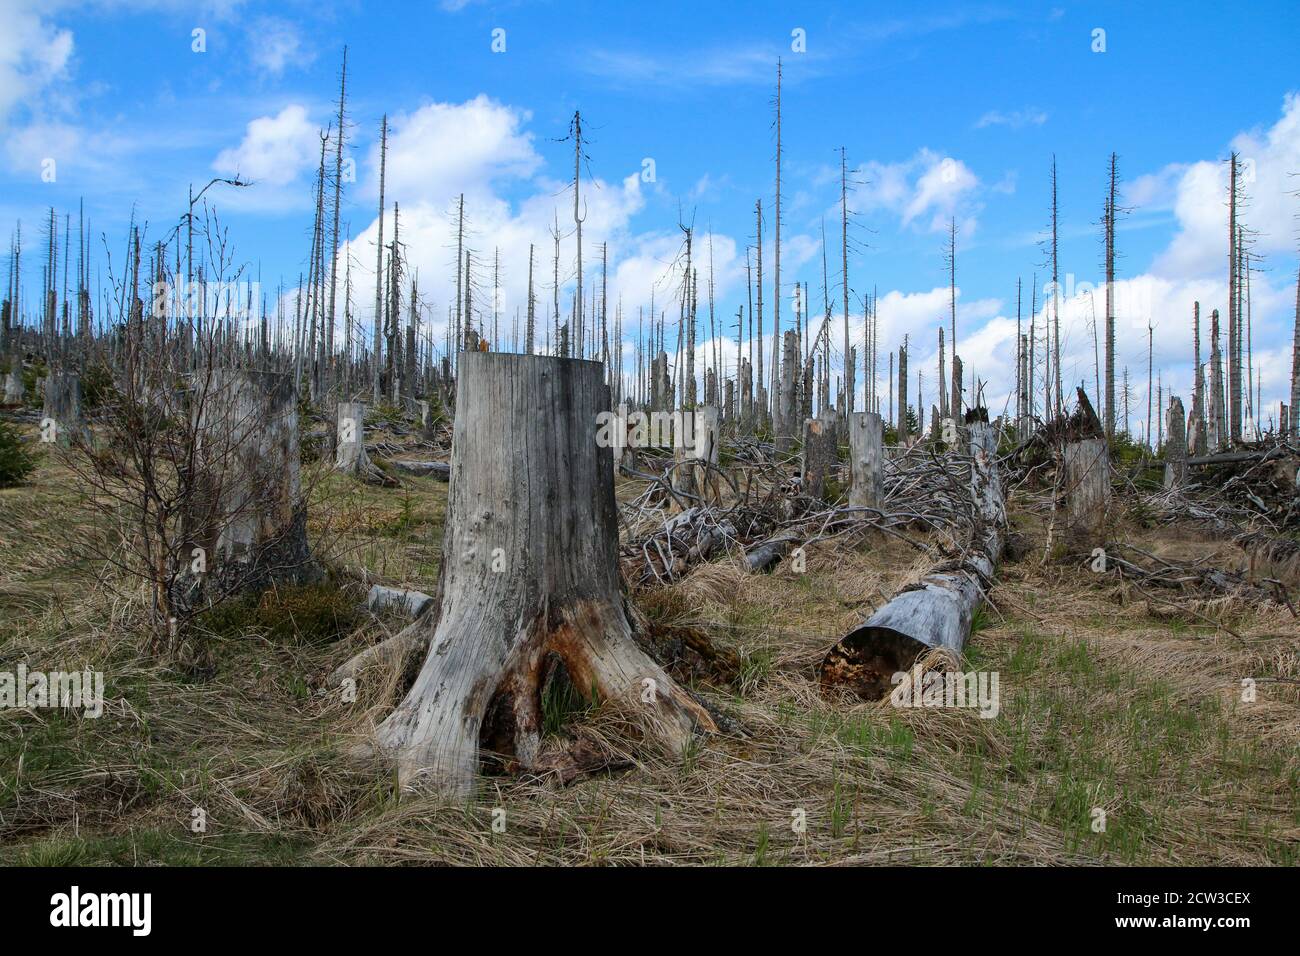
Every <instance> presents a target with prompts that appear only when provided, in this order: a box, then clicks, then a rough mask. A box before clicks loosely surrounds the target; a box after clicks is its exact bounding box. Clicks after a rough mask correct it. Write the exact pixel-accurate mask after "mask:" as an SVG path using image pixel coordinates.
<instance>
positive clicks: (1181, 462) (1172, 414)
mask: <svg viewBox="0 0 1300 956" xmlns="http://www.w3.org/2000/svg"><path fill="white" fill-rule="evenodd" d="M1185 429H1186V419H1185V418H1183V400H1182V399H1181V398H1179V397H1178V396H1177V395H1175V396H1174V397H1173V398H1171V399H1170V400H1169V441H1168V442H1167V443H1166V444H1165V487H1166V488H1174V487H1178V486H1181V485H1183V484H1185V483H1186V482H1187V432H1186V430H1185Z"/></svg>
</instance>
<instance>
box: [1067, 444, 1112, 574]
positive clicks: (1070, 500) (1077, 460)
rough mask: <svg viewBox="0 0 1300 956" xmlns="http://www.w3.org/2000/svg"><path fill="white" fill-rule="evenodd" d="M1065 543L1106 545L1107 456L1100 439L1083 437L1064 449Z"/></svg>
mask: <svg viewBox="0 0 1300 956" xmlns="http://www.w3.org/2000/svg"><path fill="white" fill-rule="evenodd" d="M1063 466H1064V471H1065V476H1064V478H1065V485H1064V491H1065V523H1066V540H1067V541H1068V542H1069V543H1070V545H1071V546H1072V547H1073V548H1076V549H1080V550H1090V549H1092V548H1095V547H1100V546H1101V545H1103V544H1105V543H1106V518H1107V511H1108V510H1109V507H1110V454H1109V452H1108V451H1107V448H1106V440H1105V439H1104V438H1085V439H1084V440H1083V441H1077V442H1071V443H1070V444H1068V445H1066V446H1065V455H1064V461H1063Z"/></svg>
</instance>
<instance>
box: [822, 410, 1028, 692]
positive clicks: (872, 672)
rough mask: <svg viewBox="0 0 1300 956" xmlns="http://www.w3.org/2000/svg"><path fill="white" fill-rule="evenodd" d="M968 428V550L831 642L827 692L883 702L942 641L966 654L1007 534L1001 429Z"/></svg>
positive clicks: (825, 677)
mask: <svg viewBox="0 0 1300 956" xmlns="http://www.w3.org/2000/svg"><path fill="white" fill-rule="evenodd" d="M969 430H970V450H971V455H972V458H973V461H972V464H971V477H970V491H971V498H972V503H973V506H974V517H975V520H974V526H973V528H972V533H971V539H970V544H969V546H968V547H967V549H966V552H965V554H964V555H963V556H962V557H961V558H960V559H958V560H954V561H947V562H944V563H942V564H939V565H937V566H935V567H934V568H931V569H930V572H929V573H928V574H926V575H925V577H923V578H921V580H920V581H918V582H917V583H916V584H914V585H911V586H909V587H907V588H905V589H903V590H902V591H900V592H899V593H898V594H896V595H895V596H894V597H893V598H891V599H890V600H889V601H888V602H887V603H885V604H884V605H883V606H882V607H881V608H880V609H879V610H877V611H876V612H875V613H874V614H873V615H872V616H871V617H870V618H869V619H868V620H867V622H866V623H865V624H863V625H862V626H861V627H858V628H857V629H855V630H853V631H851V632H850V633H849V634H847V635H846V636H845V637H844V638H842V639H841V640H840V641H839V642H838V643H837V644H836V645H835V646H834V647H832V648H831V649H830V650H829V651H828V652H827V653H826V656H825V657H824V658H823V659H822V662H821V664H820V666H819V667H818V679H819V681H820V683H821V686H822V689H823V690H830V689H831V688H835V687H848V688H850V689H851V690H853V691H854V692H855V693H856V694H858V696H860V697H862V698H863V699H866V700H878V699H880V698H881V697H884V696H885V695H886V694H887V693H889V690H890V688H891V686H892V684H893V680H892V678H893V675H894V674H896V673H898V672H900V671H906V670H907V669H908V668H910V667H911V666H912V665H913V664H914V663H915V662H916V660H917V658H918V657H920V656H921V655H922V654H923V653H925V652H926V651H928V650H931V649H933V648H939V647H943V648H947V649H948V650H950V651H952V652H954V653H955V654H958V655H960V654H961V652H962V649H963V648H964V647H965V646H966V641H967V640H968V639H969V638H970V627H971V617H972V615H973V614H974V612H975V609H976V608H977V607H979V605H980V604H981V603H982V602H983V600H984V594H985V590H986V588H988V587H989V585H990V584H991V583H992V581H993V570H994V567H995V565H996V563H997V560H998V558H999V556H1000V555H1001V553H1002V544H1003V541H1004V540H1005V535H1006V505H1005V502H1004V500H1003V493H1002V482H1001V479H1000V477H999V475H998V467H997V437H996V434H995V432H994V430H993V428H992V426H990V425H989V424H988V423H987V422H974V423H972V424H971V425H970V426H969Z"/></svg>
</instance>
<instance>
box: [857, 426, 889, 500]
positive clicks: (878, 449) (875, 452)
mask: <svg viewBox="0 0 1300 956" xmlns="http://www.w3.org/2000/svg"><path fill="white" fill-rule="evenodd" d="M884 452H885V436H884V431H883V429H882V425H881V421H880V415H878V414H877V413H876V412H854V413H853V414H852V415H850V416H849V473H850V476H851V479H852V486H851V487H850V489H849V504H850V505H853V506H854V507H858V508H879V507H880V505H881V504H882V503H883V501H884V498H885V494H884V468H885V454H884Z"/></svg>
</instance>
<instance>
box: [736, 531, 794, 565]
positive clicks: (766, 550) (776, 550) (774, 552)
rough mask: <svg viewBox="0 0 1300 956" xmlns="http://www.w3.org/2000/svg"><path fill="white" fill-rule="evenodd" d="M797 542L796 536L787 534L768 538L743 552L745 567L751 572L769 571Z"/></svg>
mask: <svg viewBox="0 0 1300 956" xmlns="http://www.w3.org/2000/svg"><path fill="white" fill-rule="evenodd" d="M798 543H799V539H798V538H797V537H794V536H793V535H788V534H783V535H779V536H777V537H775V538H768V539H767V540H766V541H764V542H762V543H761V544H757V545H755V546H754V547H752V548H750V549H749V550H748V551H747V552H745V568H746V570H748V571H749V572H750V573H751V574H761V573H762V572H764V571H771V570H772V569H773V568H774V567H776V565H777V563H778V562H779V561H780V560H781V559H782V558H784V557H785V556H786V555H787V554H789V552H790V549H791V548H793V547H794V546H795V545H796V544H798Z"/></svg>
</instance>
